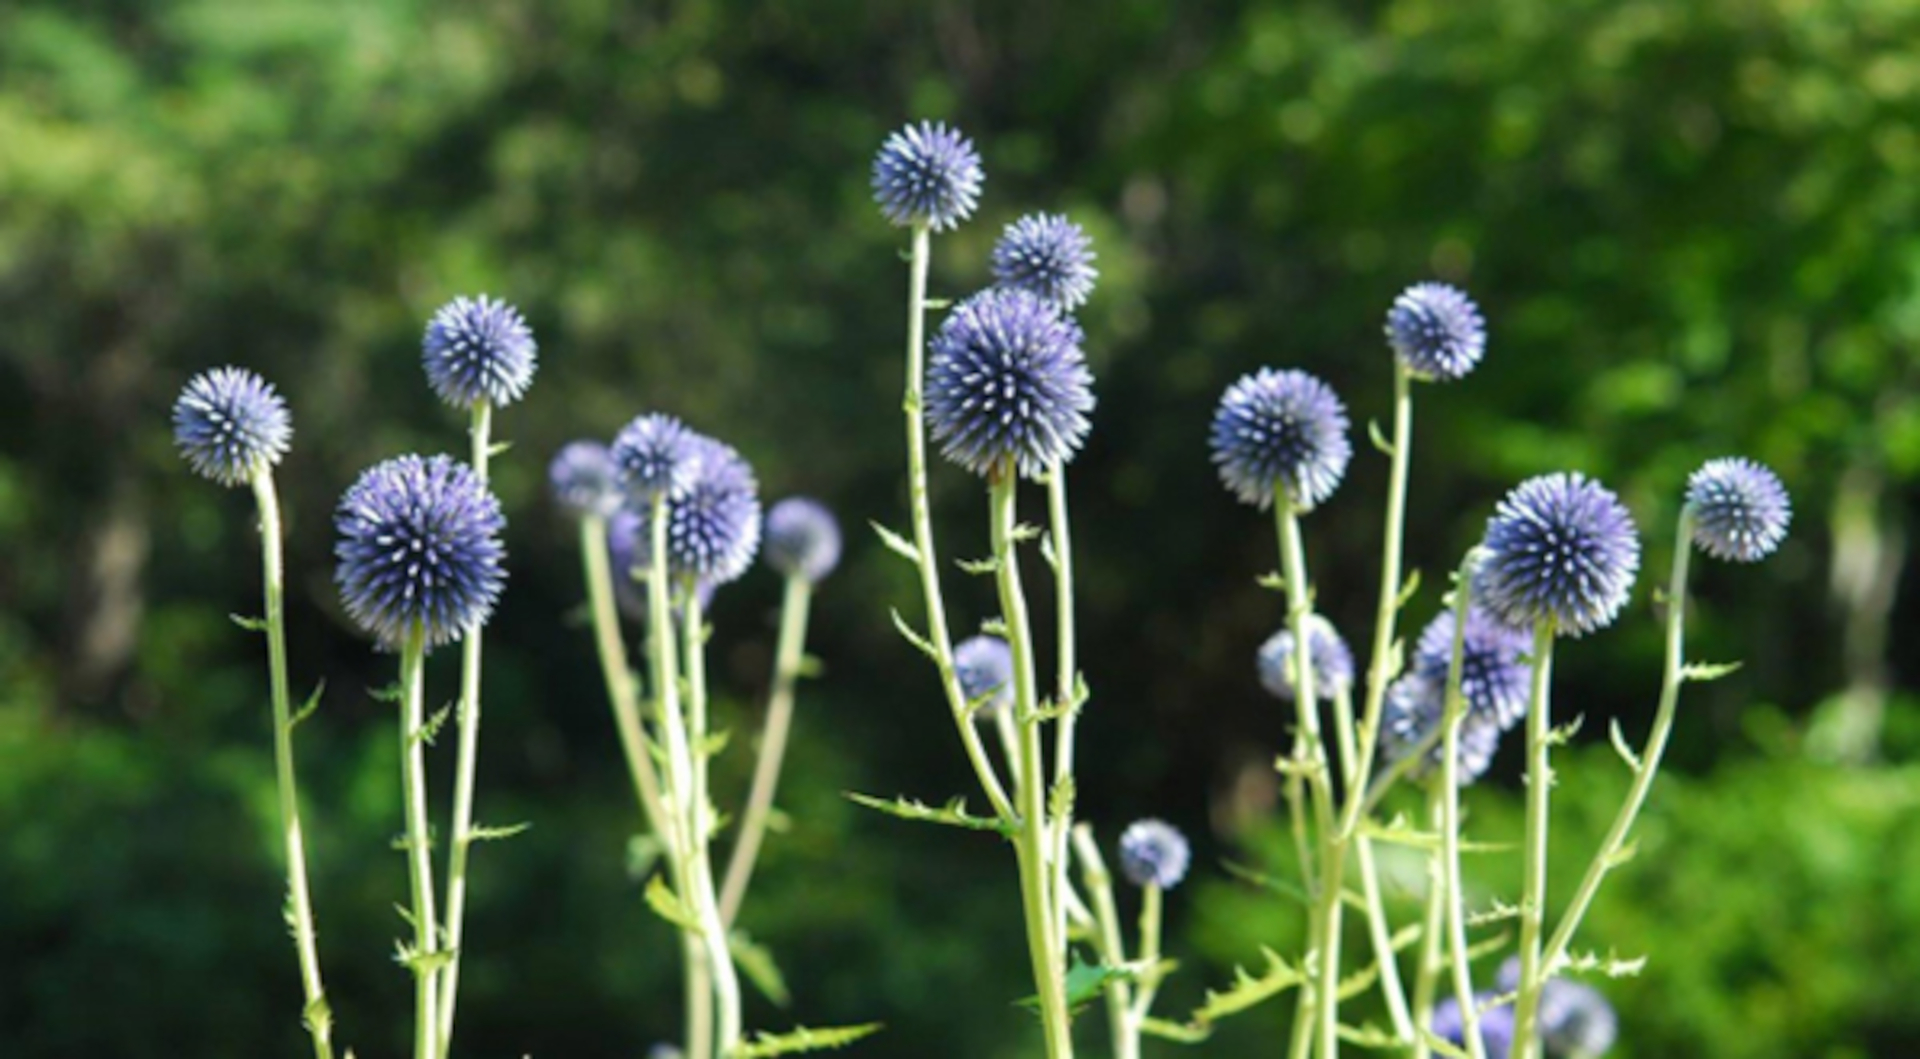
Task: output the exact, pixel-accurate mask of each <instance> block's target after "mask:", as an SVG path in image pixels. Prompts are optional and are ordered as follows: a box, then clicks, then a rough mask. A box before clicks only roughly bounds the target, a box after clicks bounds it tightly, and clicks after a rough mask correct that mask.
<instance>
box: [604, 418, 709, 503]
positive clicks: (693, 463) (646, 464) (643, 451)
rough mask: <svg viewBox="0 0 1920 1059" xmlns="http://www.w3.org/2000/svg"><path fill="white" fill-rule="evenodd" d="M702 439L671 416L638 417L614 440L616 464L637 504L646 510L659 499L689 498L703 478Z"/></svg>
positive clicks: (621, 478)
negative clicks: (699, 442) (692, 489)
mask: <svg viewBox="0 0 1920 1059" xmlns="http://www.w3.org/2000/svg"><path fill="white" fill-rule="evenodd" d="M699 436H700V435H698V434H696V433H694V432H693V431H691V430H688V429H687V427H686V425H685V424H683V423H681V422H680V421H679V420H678V419H675V418H673V417H672V416H669V415H661V414H660V413H658V412H653V413H650V414H647V415H642V416H635V417H634V419H633V421H632V422H630V423H628V424H627V425H626V426H624V427H621V428H620V433H619V434H618V435H616V436H615V437H614V439H613V463H614V466H615V467H616V468H618V469H619V473H620V484H621V486H622V487H624V488H625V489H626V491H627V496H628V497H629V498H631V499H632V500H633V502H634V503H635V504H636V505H638V506H640V507H643V508H644V507H646V506H647V505H648V504H651V503H652V502H653V499H654V498H655V497H657V496H665V497H668V498H669V499H674V498H678V497H680V496H683V495H685V494H686V491H687V490H688V489H690V488H692V487H693V482H694V479H695V478H697V477H698V476H699V474H700V461H699V456H700V446H699V445H698V444H697V439H698V438H699Z"/></svg>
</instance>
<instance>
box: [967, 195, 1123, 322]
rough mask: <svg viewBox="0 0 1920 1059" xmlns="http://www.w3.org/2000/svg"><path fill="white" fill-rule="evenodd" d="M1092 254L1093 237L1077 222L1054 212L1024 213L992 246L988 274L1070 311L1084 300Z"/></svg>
mask: <svg viewBox="0 0 1920 1059" xmlns="http://www.w3.org/2000/svg"><path fill="white" fill-rule="evenodd" d="M1094 256H1095V255H1094V252H1093V240H1091V239H1089V238H1087V233H1086V232H1084V231H1082V230H1081V229H1080V226H1079V225H1077V224H1075V223H1073V222H1072V221H1070V220H1067V218H1066V217H1065V216H1063V215H1061V214H1057V213H1030V214H1028V215H1027V216H1025V217H1022V218H1020V219H1019V220H1017V221H1015V222H1013V223H1012V224H1009V225H1007V229H1006V231H1004V232H1002V233H1001V235H1000V241H999V242H997V243H995V244H993V278H994V282H996V283H998V284H999V285H1000V286H1002V287H1017V288H1019V289H1021V290H1024V291H1027V292H1029V293H1032V294H1036V295H1038V296H1039V297H1040V298H1042V299H1043V300H1045V301H1047V302H1050V303H1052V304H1053V305H1055V306H1057V307H1058V308H1060V309H1061V310H1062V311H1072V310H1074V309H1077V308H1079V307H1080V306H1081V305H1083V304H1085V303H1086V300H1087V297H1088V295H1091V294H1092V293H1093V281H1094V280H1096V279H1098V278H1099V277H1100V272H1099V270H1097V269H1095V268H1094V267H1093V259H1094Z"/></svg>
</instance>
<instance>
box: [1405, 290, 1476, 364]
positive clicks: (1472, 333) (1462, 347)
mask: <svg viewBox="0 0 1920 1059" xmlns="http://www.w3.org/2000/svg"><path fill="white" fill-rule="evenodd" d="M1387 344H1388V345H1390V346H1392V347H1393V352H1394V355H1395V356H1398V357H1399V358H1400V360H1401V362H1402V363H1404V364H1405V365H1406V366H1407V367H1409V368H1411V369H1413V371H1414V373H1415V374H1417V375H1420V376H1421V377H1423V378H1427V379H1433V380H1436V381H1440V382H1449V381H1452V380H1454V379H1459V378H1462V377H1464V376H1465V375H1466V374H1467V373H1468V372H1470V371H1472V370H1473V369H1474V366H1475V365H1477V364H1479V363H1480V358H1481V356H1482V355H1484V354H1485V353H1486V351H1487V324H1486V321H1485V320H1484V319H1483V318H1482V317H1481V315H1480V307H1479V306H1477V305H1475V304H1473V299H1472V298H1469V297H1467V295H1466V293H1465V292H1463V291H1461V290H1458V289H1457V288H1454V287H1450V286H1448V285H1446V284H1445V283H1416V284H1414V285H1413V286H1411V287H1408V288H1407V289H1406V290H1404V291H1402V292H1401V293H1400V296H1399V297H1398V298H1395V299H1394V300H1393V307H1392V308H1391V309H1388V310H1387Z"/></svg>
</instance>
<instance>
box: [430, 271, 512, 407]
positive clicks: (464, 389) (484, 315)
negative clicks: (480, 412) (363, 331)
mask: <svg viewBox="0 0 1920 1059" xmlns="http://www.w3.org/2000/svg"><path fill="white" fill-rule="evenodd" d="M420 350H421V362H422V363H423V364H424V365H425V366H426V369H427V382H428V383H430V384H431V385H432V386H433V392H434V393H437V394H439V395H440V399H441V400H442V401H445V402H447V403H448V404H450V405H453V406H454V407H456V408H470V407H472V406H473V405H475V404H478V403H479V402H481V401H488V402H491V403H492V404H494V405H496V406H498V405H507V404H512V403H513V402H514V401H517V400H519V399H520V396H521V395H522V394H524V393H526V392H527V387H528V386H530V385H532V384H533V369H534V355H535V345H534V341H533V329H532V328H530V327H528V326H527V321H526V320H525V319H523V318H522V317H521V316H520V310H518V309H515V308H514V307H513V306H511V305H508V304H507V303H506V302H503V301H501V300H500V299H498V298H490V297H488V296H487V295H485V294H482V295H480V296H479V297H478V298H468V297H459V298H455V299H454V300H452V301H450V302H448V303H447V304H445V305H443V306H441V307H440V311H439V312H436V313H434V314H433V319H432V320H430V321H428V323H427V334H426V337H425V338H423V339H422V340H421V343H420Z"/></svg>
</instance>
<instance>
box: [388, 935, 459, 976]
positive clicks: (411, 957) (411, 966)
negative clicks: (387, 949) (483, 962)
mask: <svg viewBox="0 0 1920 1059" xmlns="http://www.w3.org/2000/svg"><path fill="white" fill-rule="evenodd" d="M393 962H395V963H397V964H399V965H400V966H402V967H405V968H407V969H408V970H410V971H412V972H413V973H414V976H415V977H417V978H423V977H425V976H427V975H430V974H435V973H438V972H439V970H440V969H441V968H443V967H445V966H447V965H448V964H450V963H452V962H453V950H452V949H441V950H439V951H438V952H421V951H420V950H418V949H416V948H414V947H413V946H412V945H410V944H408V943H406V942H404V941H396V942H394V943H393Z"/></svg>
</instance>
